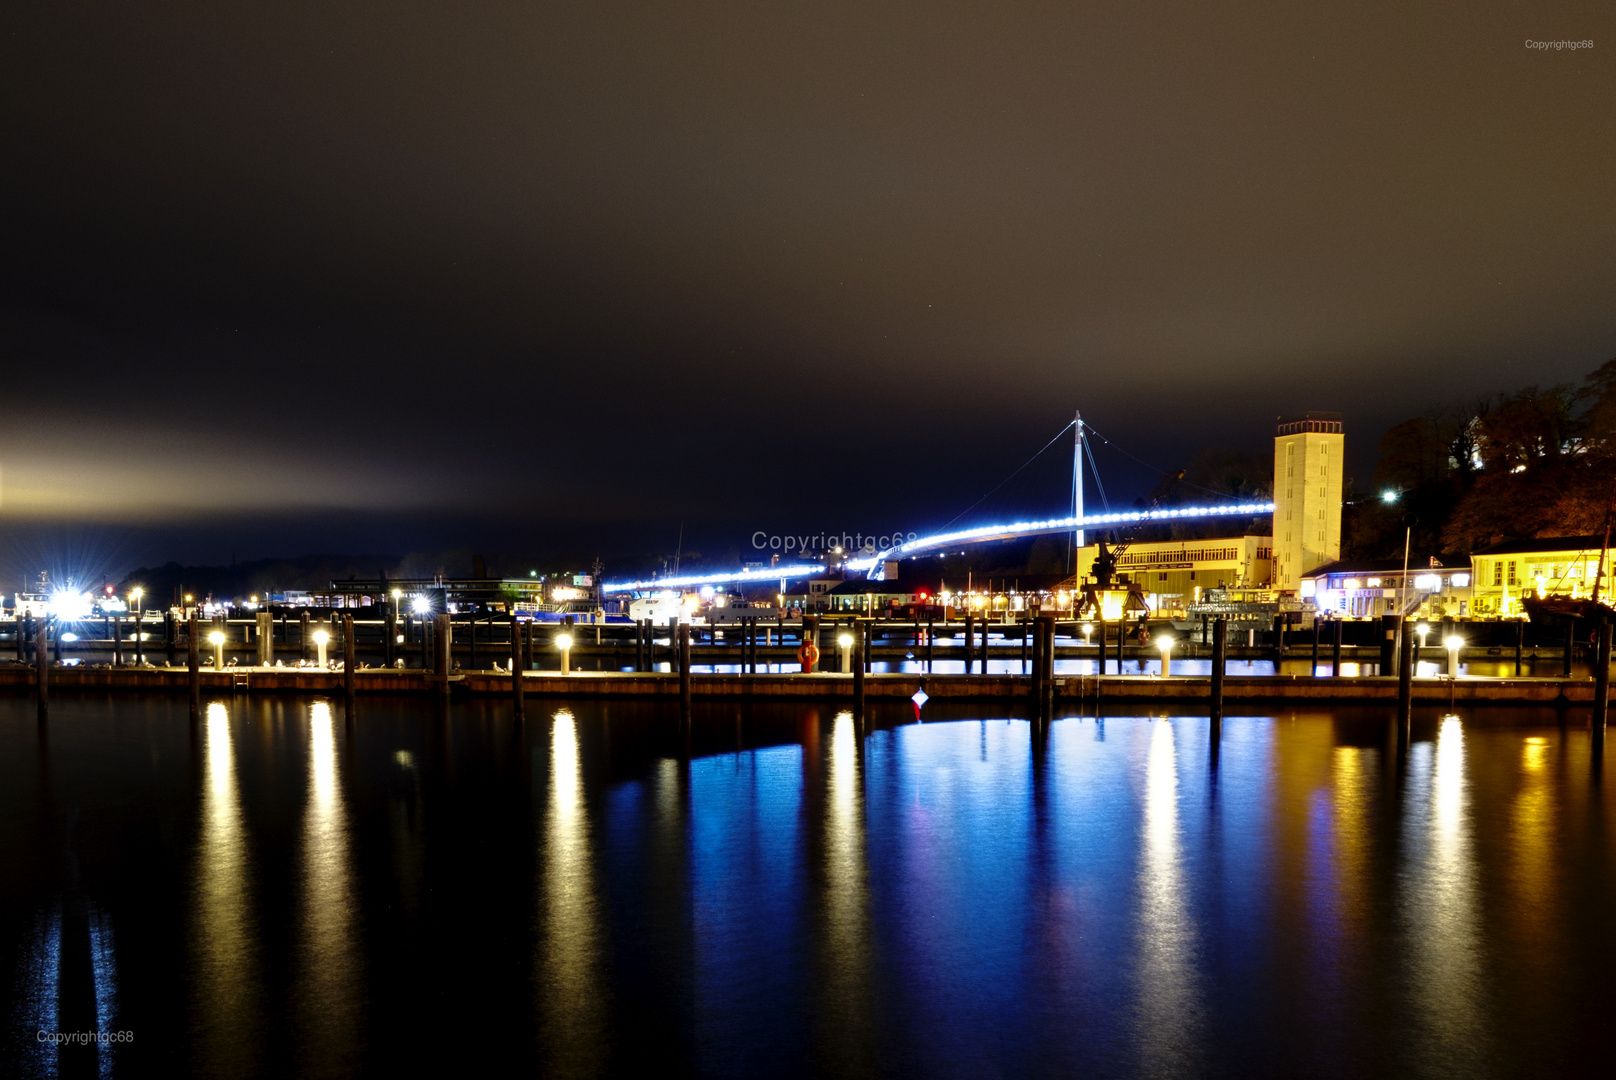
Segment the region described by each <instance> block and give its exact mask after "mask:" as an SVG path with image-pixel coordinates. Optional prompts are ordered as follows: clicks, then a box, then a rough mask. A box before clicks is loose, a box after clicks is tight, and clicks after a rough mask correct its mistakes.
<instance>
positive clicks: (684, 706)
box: [676, 623, 690, 724]
mask: <svg viewBox="0 0 1616 1080" xmlns="http://www.w3.org/2000/svg"><path fill="white" fill-rule="evenodd" d="M676 636H677V637H678V641H679V650H678V651H679V718H680V719H681V720H682V721H684V722H685V723H687V724H688V723H689V722H690V624H689V623H679V624H678V628H677V635H676Z"/></svg>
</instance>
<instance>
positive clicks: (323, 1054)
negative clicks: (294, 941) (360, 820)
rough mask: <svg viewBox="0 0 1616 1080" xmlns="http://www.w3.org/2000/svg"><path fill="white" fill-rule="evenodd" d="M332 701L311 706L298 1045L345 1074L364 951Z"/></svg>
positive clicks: (308, 1063)
mask: <svg viewBox="0 0 1616 1080" xmlns="http://www.w3.org/2000/svg"><path fill="white" fill-rule="evenodd" d="M345 818H346V808H345V805H344V799H343V794H342V786H341V783H340V777H339V775H338V763H337V739H336V730H335V723H334V722H333V720H332V717H331V707H330V706H329V705H328V704H326V703H325V702H323V701H321V702H316V703H315V704H314V705H313V706H312V707H311V708H310V710H309V767H308V793H307V802H306V803H305V807H304V812H303V934H302V942H301V945H302V955H301V965H300V969H299V983H300V985H299V987H298V1004H299V1015H298V1031H297V1037H296V1044H297V1049H298V1052H299V1054H298V1056H299V1057H300V1058H301V1063H300V1064H301V1071H302V1072H304V1073H305V1074H317V1075H330V1076H342V1075H346V1074H347V1073H348V1072H350V1071H351V1070H352V1069H353V1068H354V1066H355V1065H356V1063H357V1061H358V1059H359V1051H360V1049H361V1047H360V1046H358V1045H357V1043H356V1039H357V1036H358V1023H357V1021H358V1015H359V1006H360V990H361V985H360V971H359V966H360V958H359V955H358V942H357V941H356V940H355V939H354V933H355V927H354V921H355V912H354V896H353V882H352V878H351V868H350V865H349V860H350V857H351V856H350V853H349V850H348V844H349V839H348V837H349V833H348V823H347V821H346V820H345Z"/></svg>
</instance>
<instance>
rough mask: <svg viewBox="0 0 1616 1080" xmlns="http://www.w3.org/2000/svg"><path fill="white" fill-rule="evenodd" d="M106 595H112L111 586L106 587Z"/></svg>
mask: <svg viewBox="0 0 1616 1080" xmlns="http://www.w3.org/2000/svg"><path fill="white" fill-rule="evenodd" d="M107 595H108V596H111V595H112V586H111V585H108V586H107Z"/></svg>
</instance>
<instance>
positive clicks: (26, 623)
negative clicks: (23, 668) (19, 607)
mask: <svg viewBox="0 0 1616 1080" xmlns="http://www.w3.org/2000/svg"><path fill="white" fill-rule="evenodd" d="M33 632H34V617H33V616H32V615H29V614H25V613H23V612H21V611H19V612H17V663H19V664H25V663H27V662H28V639H29V637H30V636H31V635H32V634H33Z"/></svg>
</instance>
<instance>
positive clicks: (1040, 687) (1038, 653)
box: [1021, 619, 1044, 719]
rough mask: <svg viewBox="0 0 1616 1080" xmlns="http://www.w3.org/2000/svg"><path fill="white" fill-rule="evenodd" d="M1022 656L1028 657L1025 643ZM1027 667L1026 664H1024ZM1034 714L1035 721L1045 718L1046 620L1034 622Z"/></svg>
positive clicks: (1024, 643) (1035, 620)
mask: <svg viewBox="0 0 1616 1080" xmlns="http://www.w3.org/2000/svg"><path fill="white" fill-rule="evenodd" d="M1022 644H1023V648H1022V650H1021V654H1022V655H1023V656H1026V655H1027V648H1026V642H1025V641H1023V643H1022ZM1023 667H1025V662H1024V663H1023ZM1031 674H1032V714H1033V717H1034V718H1035V719H1037V718H1040V717H1042V716H1043V711H1044V620H1043V619H1034V620H1033V622H1032V672H1031Z"/></svg>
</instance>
